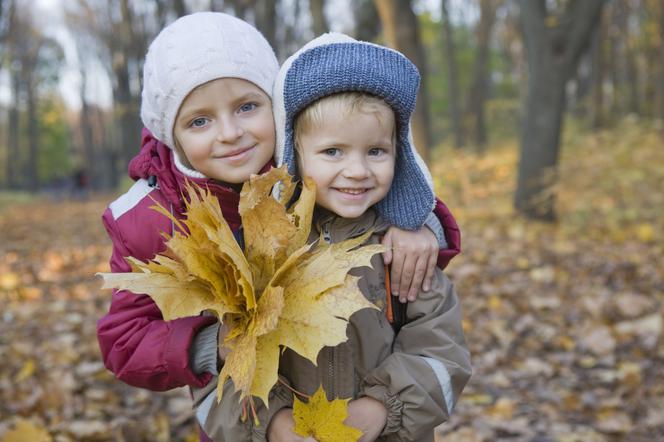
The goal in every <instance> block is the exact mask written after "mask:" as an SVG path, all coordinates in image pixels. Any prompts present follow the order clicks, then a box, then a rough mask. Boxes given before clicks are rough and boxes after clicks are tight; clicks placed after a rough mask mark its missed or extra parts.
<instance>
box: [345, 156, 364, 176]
mask: <svg viewBox="0 0 664 442" xmlns="http://www.w3.org/2000/svg"><path fill="white" fill-rule="evenodd" d="M369 174H370V171H369V167H367V163H366V161H364V159H362V158H348V159H347V160H346V164H345V165H344V171H343V175H344V177H346V178H351V179H355V180H362V179H365V178H368V177H369Z"/></svg>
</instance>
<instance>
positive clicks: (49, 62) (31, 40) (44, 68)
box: [6, 5, 64, 191]
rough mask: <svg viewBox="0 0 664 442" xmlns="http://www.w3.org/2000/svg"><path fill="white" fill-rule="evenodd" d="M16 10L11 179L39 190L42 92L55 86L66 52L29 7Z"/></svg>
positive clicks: (11, 44)
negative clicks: (46, 33)
mask: <svg viewBox="0 0 664 442" xmlns="http://www.w3.org/2000/svg"><path fill="white" fill-rule="evenodd" d="M16 6H17V7H16V8H14V9H13V10H12V14H11V16H10V21H9V31H8V36H9V37H8V39H7V48H8V56H9V64H10V69H9V75H10V84H11V86H12V103H11V105H10V106H11V109H10V112H9V124H8V132H9V134H8V148H9V151H8V156H7V158H6V161H7V165H6V166H7V179H8V186H9V187H10V188H17V187H22V188H25V189H28V190H30V191H36V190H37V189H38V188H39V185H40V177H39V174H38V161H39V152H40V139H39V138H40V127H39V119H38V112H39V109H38V106H39V98H40V95H41V94H43V93H44V92H45V91H46V90H50V89H54V88H55V84H57V80H58V77H59V71H60V67H61V65H62V62H63V59H64V54H63V51H62V48H61V47H60V45H59V44H58V43H57V42H55V40H53V39H51V38H48V37H46V36H44V34H43V33H42V32H41V30H40V29H38V28H37V26H36V25H35V23H34V21H33V16H32V10H31V9H28V8H27V7H18V5H16ZM22 108H24V109H25V118H26V138H27V148H28V149H27V155H23V156H22V155H21V145H22V142H21V127H22V125H21V124H20V114H21V109H22Z"/></svg>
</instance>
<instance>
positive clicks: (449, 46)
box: [440, 0, 464, 149]
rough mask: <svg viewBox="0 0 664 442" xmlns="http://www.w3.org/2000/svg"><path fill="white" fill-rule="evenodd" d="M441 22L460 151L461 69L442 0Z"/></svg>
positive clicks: (455, 132)
mask: <svg viewBox="0 0 664 442" xmlns="http://www.w3.org/2000/svg"><path fill="white" fill-rule="evenodd" d="M440 9H441V21H442V30H443V40H444V41H445V58H446V59H447V72H448V79H447V90H448V95H449V110H450V120H451V121H452V133H453V134H454V147H456V148H457V149H460V148H461V147H463V145H464V140H463V129H462V127H461V108H460V106H459V73H458V72H459V69H458V66H457V57H456V46H455V44H454V30H453V29H452V22H451V21H450V16H449V13H448V2H447V0H441V2H440Z"/></svg>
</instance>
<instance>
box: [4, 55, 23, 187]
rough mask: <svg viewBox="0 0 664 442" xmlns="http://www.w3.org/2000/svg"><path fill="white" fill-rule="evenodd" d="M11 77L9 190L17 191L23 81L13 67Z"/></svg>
mask: <svg viewBox="0 0 664 442" xmlns="http://www.w3.org/2000/svg"><path fill="white" fill-rule="evenodd" d="M9 75H10V82H11V85H12V103H11V104H10V107H9V118H8V122H7V123H8V124H7V126H8V127H7V164H6V166H7V187H8V188H9V189H16V188H18V185H19V180H18V177H19V173H18V171H19V169H20V164H21V162H20V159H21V157H20V151H21V149H20V146H19V142H20V141H19V140H20V137H19V131H20V124H19V123H20V121H19V119H20V112H19V106H20V94H21V81H20V77H19V73H18V71H17V69H15V68H13V67H11V66H10V69H9Z"/></svg>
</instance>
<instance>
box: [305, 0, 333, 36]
mask: <svg viewBox="0 0 664 442" xmlns="http://www.w3.org/2000/svg"><path fill="white" fill-rule="evenodd" d="M309 11H310V12H311V19H312V21H313V31H314V36H316V37H318V36H319V35H321V34H324V33H326V32H329V31H330V26H329V25H328V23H327V19H326V18H325V0H309Z"/></svg>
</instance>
